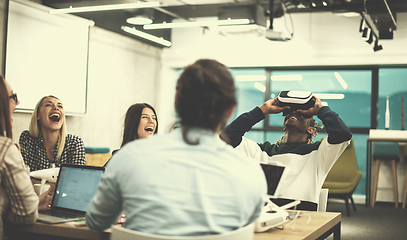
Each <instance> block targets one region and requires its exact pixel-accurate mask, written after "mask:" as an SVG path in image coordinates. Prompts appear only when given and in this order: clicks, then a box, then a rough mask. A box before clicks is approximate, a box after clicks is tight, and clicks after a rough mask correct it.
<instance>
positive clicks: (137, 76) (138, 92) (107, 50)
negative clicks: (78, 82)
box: [13, 27, 162, 151]
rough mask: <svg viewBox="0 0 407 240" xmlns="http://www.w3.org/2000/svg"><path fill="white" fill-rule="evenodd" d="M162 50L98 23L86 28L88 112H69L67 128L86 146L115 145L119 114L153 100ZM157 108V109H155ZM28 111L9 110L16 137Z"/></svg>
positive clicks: (118, 140)
mask: <svg viewBox="0 0 407 240" xmlns="http://www.w3.org/2000/svg"><path fill="white" fill-rule="evenodd" d="M161 55H162V50H161V49H160V48H156V47H152V46H150V45H148V44H144V43H141V42H139V41H136V40H134V39H130V38H128V37H125V36H122V35H119V34H117V33H113V32H110V31H107V30H104V29H101V28H98V27H92V28H91V29H90V41H89V66H88V90H87V91H88V94H87V113H86V114H85V115H83V116H68V117H67V127H68V133H72V134H75V135H78V136H80V137H81V138H82V140H83V141H84V143H85V146H96V147H109V148H110V150H111V151H112V150H114V149H116V148H118V147H119V146H120V144H121V138H122V135H121V134H122V126H123V121H124V118H123V117H124V114H125V112H126V110H127V108H128V107H129V106H130V105H132V104H134V103H137V102H147V103H149V104H151V105H153V106H156V105H157V96H158V94H157V91H156V88H159V86H160V81H159V77H160V72H161V68H162V66H161V65H162V60H161ZM156 110H157V111H158V109H156ZM30 117H31V114H27V113H14V114H13V119H14V121H13V137H14V140H15V141H18V138H19V136H20V134H21V132H22V131H23V130H26V129H28V125H29V121H30Z"/></svg>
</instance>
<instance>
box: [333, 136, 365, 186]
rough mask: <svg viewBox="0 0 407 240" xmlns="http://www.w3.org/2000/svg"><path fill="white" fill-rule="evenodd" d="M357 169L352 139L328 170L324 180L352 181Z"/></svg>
mask: <svg viewBox="0 0 407 240" xmlns="http://www.w3.org/2000/svg"><path fill="white" fill-rule="evenodd" d="M358 171H359V168H358V161H357V158H356V151H355V145H354V144H353V139H351V140H350V144H349V145H348V147H347V148H346V149H345V151H344V152H343V153H342V155H341V156H340V157H339V158H338V160H337V161H336V162H335V164H334V165H333V166H332V169H331V170H330V171H329V173H328V176H327V177H326V179H325V181H331V182H343V181H352V180H353V179H354V177H355V175H356V173H357V172H358Z"/></svg>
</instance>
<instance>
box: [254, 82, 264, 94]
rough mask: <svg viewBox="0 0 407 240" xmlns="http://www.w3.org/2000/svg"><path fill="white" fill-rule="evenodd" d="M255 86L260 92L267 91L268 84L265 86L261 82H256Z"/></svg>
mask: <svg viewBox="0 0 407 240" xmlns="http://www.w3.org/2000/svg"><path fill="white" fill-rule="evenodd" d="M254 87H255V88H257V90H259V91H260V92H265V91H266V86H264V85H263V84H261V83H259V82H255V83H254Z"/></svg>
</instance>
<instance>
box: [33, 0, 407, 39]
mask: <svg viewBox="0 0 407 240" xmlns="http://www.w3.org/2000/svg"><path fill="white" fill-rule="evenodd" d="M154 1H157V0H145V1H144V2H154ZM35 2H38V0H37V1H35ZM40 2H41V1H40ZM132 2H137V1H136V0H110V1H107V0H42V4H43V5H45V6H48V7H52V8H56V9H58V8H68V7H70V6H72V7H81V6H93V5H109V4H121V3H132ZM160 2H161V5H160V7H156V8H153V9H150V10H149V11H150V13H151V14H153V16H154V23H162V22H164V21H166V22H171V21H172V20H173V19H178V18H179V19H185V20H188V21H194V20H195V19H196V18H199V17H214V16H219V12H221V11H222V10H223V11H225V9H228V11H229V12H237V11H238V10H237V9H242V8H250V7H252V6H256V5H257V6H261V7H262V8H263V12H264V14H265V15H266V16H268V17H272V18H271V19H273V18H279V17H281V16H283V15H284V14H288V13H292V14H295V13H303V12H334V13H348V12H355V13H362V12H367V13H368V14H369V15H370V16H371V17H372V19H373V20H374V21H375V25H376V27H377V28H378V30H379V31H380V39H384V38H385V39H389V38H390V39H391V38H392V31H393V30H396V26H395V25H394V21H396V22H397V13H399V12H407V0H258V1H256V0H161V1H160ZM235 10H236V11H235ZM389 10H390V11H389ZM140 11H142V10H141V9H127V10H111V11H103V12H88V13H75V14H74V15H77V16H80V17H83V18H86V19H90V20H93V21H94V22H95V25H96V26H98V27H101V28H104V29H107V30H110V31H113V32H117V33H119V34H122V35H126V36H129V37H132V38H136V39H139V38H138V37H136V36H133V35H131V34H128V33H126V32H124V31H122V30H121V26H131V25H130V24H128V23H126V19H127V18H129V17H133V16H135V15H137V14H138V13H140ZM270 13H271V14H270ZM232 19H233V18H232ZM393 19H394V20H393ZM131 27H132V26H131ZM136 29H139V30H142V31H144V32H147V33H149V34H152V35H155V36H158V37H163V38H165V39H168V40H170V39H171V30H169V29H161V30H144V29H143V28H142V27H141V26H136ZM389 29H391V36H390V35H389V34H388V32H389ZM382 36H383V37H382ZM139 40H142V39H139Z"/></svg>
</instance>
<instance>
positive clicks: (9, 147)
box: [0, 136, 20, 159]
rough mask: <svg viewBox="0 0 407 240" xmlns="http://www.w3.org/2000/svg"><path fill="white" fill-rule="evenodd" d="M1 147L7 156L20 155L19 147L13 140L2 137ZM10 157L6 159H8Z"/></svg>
mask: <svg viewBox="0 0 407 240" xmlns="http://www.w3.org/2000/svg"><path fill="white" fill-rule="evenodd" d="M0 146H1V149H4V150H5V152H4V153H5V155H6V156H18V155H20V149H19V147H18V145H17V144H16V143H15V142H13V140H12V139H10V138H8V137H4V136H0ZM7 158H8V157H6V159H7Z"/></svg>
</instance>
